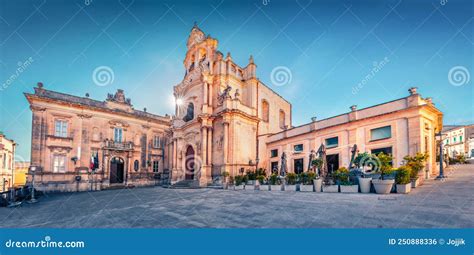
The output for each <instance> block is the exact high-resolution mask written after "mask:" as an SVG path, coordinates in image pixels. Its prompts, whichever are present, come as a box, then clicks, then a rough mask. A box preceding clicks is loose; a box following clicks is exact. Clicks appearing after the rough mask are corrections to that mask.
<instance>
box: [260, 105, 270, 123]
mask: <svg viewBox="0 0 474 255" xmlns="http://www.w3.org/2000/svg"><path fill="white" fill-rule="evenodd" d="M262 119H263V121H265V122H268V120H269V119H270V106H269V104H268V102H267V100H262Z"/></svg>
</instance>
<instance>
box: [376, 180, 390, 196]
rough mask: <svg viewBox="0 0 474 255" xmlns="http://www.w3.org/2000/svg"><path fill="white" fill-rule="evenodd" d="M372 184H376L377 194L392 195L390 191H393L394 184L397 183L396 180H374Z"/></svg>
mask: <svg viewBox="0 0 474 255" xmlns="http://www.w3.org/2000/svg"><path fill="white" fill-rule="evenodd" d="M372 183H373V184H374V188H375V193H377V194H390V191H392V188H393V184H394V183H395V180H380V179H377V180H372Z"/></svg>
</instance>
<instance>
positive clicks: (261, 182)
mask: <svg viewBox="0 0 474 255" xmlns="http://www.w3.org/2000/svg"><path fill="white" fill-rule="evenodd" d="M256 179H257V182H256V183H255V190H260V186H262V185H264V181H265V176H263V175H257V177H256ZM257 184H258V185H257Z"/></svg>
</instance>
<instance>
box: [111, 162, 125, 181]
mask: <svg viewBox="0 0 474 255" xmlns="http://www.w3.org/2000/svg"><path fill="white" fill-rule="evenodd" d="M124 166H125V164H124V162H123V159H122V158H119V157H113V158H112V160H111V161H110V183H123V179H124V178H123V173H124Z"/></svg>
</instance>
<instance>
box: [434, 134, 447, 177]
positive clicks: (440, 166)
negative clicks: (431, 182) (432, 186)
mask: <svg viewBox="0 0 474 255" xmlns="http://www.w3.org/2000/svg"><path fill="white" fill-rule="evenodd" d="M436 135H438V136H439V175H438V176H437V177H436V180H440V181H442V180H444V179H445V178H446V176H444V169H443V158H444V153H443V134H442V133H441V131H439V133H438V134H436Z"/></svg>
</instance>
